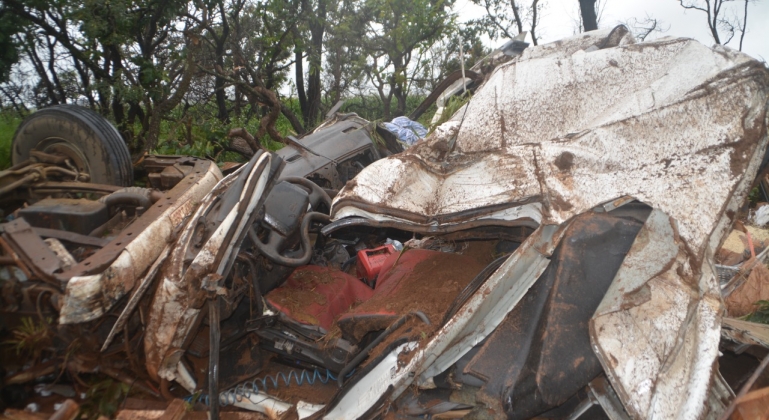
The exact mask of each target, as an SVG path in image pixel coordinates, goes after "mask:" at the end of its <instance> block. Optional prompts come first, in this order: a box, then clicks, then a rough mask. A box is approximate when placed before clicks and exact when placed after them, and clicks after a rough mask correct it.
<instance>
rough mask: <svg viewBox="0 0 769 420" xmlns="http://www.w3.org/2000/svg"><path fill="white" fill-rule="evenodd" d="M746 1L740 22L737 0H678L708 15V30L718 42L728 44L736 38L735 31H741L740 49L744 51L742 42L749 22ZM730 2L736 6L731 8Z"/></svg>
mask: <svg viewBox="0 0 769 420" xmlns="http://www.w3.org/2000/svg"><path fill="white" fill-rule="evenodd" d="M744 1H745V3H744V10H743V12H742V21H741V22H740V17H739V10H737V4H736V2H735V0H678V2H679V4H680V5H681V7H683V8H684V9H689V10H697V11H700V12H702V13H704V14H705V15H706V16H707V24H708V30H709V31H710V35H711V36H712V37H713V41H714V42H715V43H716V44H723V45H726V44H728V43H729V42H730V41H731V40H732V39H733V38H734V35H735V33H736V32H737V31H740V44H739V49H740V51H742V42H743V40H744V38H745V30H746V26H747V23H748V3H749V0H744ZM729 3H734V6H732V7H731V8H730V7H729Z"/></svg>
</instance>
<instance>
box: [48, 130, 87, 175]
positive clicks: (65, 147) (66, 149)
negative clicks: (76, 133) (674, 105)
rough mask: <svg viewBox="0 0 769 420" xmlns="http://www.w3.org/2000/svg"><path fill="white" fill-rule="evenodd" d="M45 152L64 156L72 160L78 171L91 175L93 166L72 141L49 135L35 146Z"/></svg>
mask: <svg viewBox="0 0 769 420" xmlns="http://www.w3.org/2000/svg"><path fill="white" fill-rule="evenodd" d="M35 150H39V151H41V152H43V153H48V154H52V155H59V156H64V157H66V158H67V159H69V160H71V161H72V164H73V165H75V167H76V168H77V170H78V172H80V173H85V174H87V175H88V176H89V178H90V176H91V167H90V166H89V165H88V160H87V159H86V158H85V155H83V152H82V151H81V150H80V149H79V148H78V147H77V146H75V145H73V144H72V143H70V142H68V141H67V140H65V139H62V138H59V137H48V138H46V139H45V140H43V141H41V142H40V144H38V146H37V147H36V148H35Z"/></svg>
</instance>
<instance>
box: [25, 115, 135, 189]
mask: <svg viewBox="0 0 769 420" xmlns="http://www.w3.org/2000/svg"><path fill="white" fill-rule="evenodd" d="M33 149H37V150H39V151H42V152H48V153H59V154H64V155H67V156H70V157H72V160H73V161H74V162H75V165H76V166H78V167H79V168H78V169H80V171H81V172H87V173H88V174H89V175H90V182H93V183H96V184H108V185H117V186H121V187H129V186H131V185H133V165H132V164H131V154H130V153H129V151H128V147H126V144H125V142H124V141H123V138H122V137H121V136H120V133H119V132H118V131H117V129H116V128H115V127H114V126H112V124H110V122H109V121H107V120H106V119H105V118H104V117H102V116H101V115H99V114H97V113H96V112H93V111H91V110H90V109H88V108H83V107H80V106H76V105H55V106H51V107H48V108H44V109H41V110H40V111H37V112H35V113H34V114H32V115H30V116H28V117H27V118H25V119H24V121H22V122H21V124H20V125H19V128H17V129H16V133H15V134H14V136H13V143H12V146H11V159H12V161H13V164H14V165H16V164H18V163H21V162H23V161H25V160H27V159H29V156H30V151H31V150H33Z"/></svg>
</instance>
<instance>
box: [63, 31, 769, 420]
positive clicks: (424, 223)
mask: <svg viewBox="0 0 769 420" xmlns="http://www.w3.org/2000/svg"><path fill="white" fill-rule="evenodd" d="M768 93H769V72H767V69H766V68H765V67H764V65H762V64H761V63H758V62H757V61H755V60H753V59H751V58H750V57H748V56H747V55H744V54H742V53H739V52H736V51H732V50H730V49H728V48H726V47H722V46H715V47H712V48H711V47H706V46H703V45H701V44H700V43H698V42H696V41H694V40H691V39H684V38H661V39H658V40H655V41H652V42H643V43H636V42H635V41H634V39H633V37H632V35H631V34H630V33H629V32H628V31H627V29H626V28H625V27H623V26H620V27H617V28H614V29H612V30H606V31H594V32H589V33H586V34H581V35H578V36H575V37H572V38H569V39H565V40H561V41H558V42H555V43H550V44H545V45H540V46H536V47H531V48H527V49H525V50H524V51H523V52H522V53H521V54H520V55H519V56H517V57H515V58H513V59H512V60H511V61H509V62H508V63H506V64H502V65H500V66H498V67H497V68H496V69H495V70H494V71H493V72H492V73H491V74H490V75H488V78H487V79H486V80H485V81H484V83H483V84H482V86H481V87H480V88H479V89H478V90H477V91H476V93H475V95H474V97H473V98H472V99H471V101H470V102H469V103H468V104H467V105H466V106H465V107H464V108H463V109H460V110H459V111H458V112H457V113H456V114H455V115H454V116H453V117H452V118H451V120H450V121H449V122H447V123H445V124H443V125H441V126H439V127H438V128H437V129H436V130H435V131H434V132H433V133H432V134H431V135H430V136H428V137H427V138H426V139H425V140H424V141H422V142H419V143H417V145H415V146H413V147H411V148H409V149H408V150H406V151H404V152H402V153H399V154H394V155H391V156H387V157H383V158H382V159H378V160H375V161H372V162H367V163H368V166H366V167H365V168H362V169H361V168H359V169H361V170H360V171H359V172H358V173H357V174H356V176H355V177H354V178H352V179H351V180H349V181H348V182H346V184H345V185H344V188H342V189H341V191H339V192H338V193H337V192H336V191H333V192H332V195H333V198H332V196H331V195H329V192H330V191H328V189H324V188H322V187H321V186H319V185H318V184H317V183H314V182H311V181H308V180H307V179H306V178H299V177H283V176H282V174H283V172H284V171H285V170H286V168H287V167H288V165H289V162H287V161H288V160H289V159H286V158H284V157H281V156H279V155H276V154H271V153H268V152H264V151H259V152H256V153H255V154H254V155H253V157H252V158H251V159H250V160H249V162H248V163H247V164H245V165H243V166H241V167H240V168H238V169H237V170H236V171H235V172H233V173H231V174H230V175H228V176H226V177H224V178H223V179H221V181H219V182H218V183H217V184H216V185H215V186H214V187H212V189H211V190H210V192H209V193H208V194H207V195H205V197H203V198H202V199H200V201H199V203H198V204H197V205H196V206H195V208H194V209H193V211H191V212H190V214H191V215H190V216H189V217H187V218H185V221H184V222H183V224H182V225H181V227H180V228H179V231H178V234H177V235H175V239H174V240H173V241H167V243H163V249H162V250H161V251H159V253H158V255H159V257H158V258H156V259H155V261H154V262H153V263H152V264H151V266H149V267H148V268H147V270H146V271H145V272H143V273H141V275H140V278H138V277H137V280H136V281H135V282H134V283H133V284H130V285H123V284H120V285H117V286H116V285H112V286H110V288H109V290H120V291H121V293H122V294H123V295H124V296H125V298H124V299H125V303H124V304H119V303H120V302H118V301H119V300H120V297H111V298H110V297H109V296H106V294H105V293H102V294H100V298H101V299H102V301H103V302H106V303H105V304H103V307H105V308H107V309H105V310H109V311H111V312H110V313H111V316H110V319H109V321H108V322H107V321H105V322H104V324H105V327H106V328H105V329H107V330H110V329H111V333H110V334H109V337H108V339H106V340H104V341H102V342H101V343H100V345H101V346H102V351H103V352H110V351H113V352H114V351H115V350H114V349H115V348H121V347H130V348H134V349H137V348H138V349H139V350H140V351H138V352H137V353H138V354H139V355H138V356H137V355H134V357H135V358H137V359H138V360H139V361H141V362H142V363H143V366H142V371H143V372H138V373H136V371H134V372H135V373H134V374H136V375H144V374H146V375H147V380H146V381H147V383H151V384H157V389H158V390H159V393H160V394H162V395H163V396H164V397H165V398H166V399H173V398H184V399H186V400H187V401H189V402H190V403H193V404H195V403H202V404H204V405H205V406H206V407H207V408H206V410H208V411H209V412H210V413H211V416H212V417H214V418H216V417H217V416H218V415H219V413H220V410H229V409H235V408H236V409H244V410H249V411H255V412H260V413H264V414H265V415H266V416H268V417H270V418H282V417H284V416H293V417H298V418H329V419H334V418H345V419H347V418H350V419H353V418H378V417H383V416H385V415H388V414H392V413H394V414H395V415H396V416H403V417H411V416H424V415H427V416H435V417H441V416H443V417H445V418H457V417H461V416H465V415H468V416H470V417H474V418H480V417H487V416H490V417H507V418H513V419H519V418H520V419H524V418H532V417H546V418H606V417H608V418H611V419H623V418H638V419H641V418H643V419H646V418H687V419H688V418H719V417H720V416H721V415H722V414H724V413H725V412H726V411H727V410H729V406H730V404H732V401H733V399H734V396H735V394H734V391H733V390H732V388H731V387H730V385H729V383H727V381H725V380H724V378H723V377H722V375H721V373H720V371H719V369H718V367H719V366H718V356H719V343H720V342H721V340H722V338H721V324H722V317H723V301H722V297H721V285H720V284H719V281H718V276H717V269H716V267H715V262H714V254H715V252H716V250H717V249H718V248H719V247H720V245H721V243H722V242H723V241H724V239H725V237H726V234H727V233H728V231H729V230H730V228H731V225H732V223H733V222H734V220H735V217H736V215H737V212H738V211H739V208H740V206H741V205H742V203H743V202H744V201H745V199H746V198H747V195H748V192H749V191H750V189H751V186H752V184H753V182H754V180H755V179H756V176H757V174H758V173H759V172H761V171H763V169H764V167H765V165H766V151H767V150H766V149H767V141H768V140H769V139H768V138H767V123H768V121H767V109H768V106H769V105H768V103H767V94H768ZM356 166H357V165H356ZM105 281H108V280H99V281H98V282H99V284H100V285H101V284H104V282H105ZM71 284H72V282H71V280H70V283H69V284H68V285H67V290H68V291H69V290H71V289H70V288H71V287H72V288H74V286H72V285H71ZM94 287H95V286H94ZM99 287H104V286H99ZM82 290H88V289H87V288H83V289H82ZM73 292H74V290H73ZM73 292H71V293H73ZM96 317H98V315H97V316H96ZM112 319H114V321H113V320H112ZM81 321H87V320H68V319H67V318H65V317H64V313H62V315H60V317H59V322H60V323H61V324H62V325H71V324H73V323H76V322H81ZM116 326H117V328H116ZM125 331H139V332H140V333H138V334H134V335H131V334H130V333H127V332H125ZM137 337H138V338H137ZM138 343H140V344H138ZM132 363H133V361H132ZM125 369H127V367H125ZM224 407H227V408H224ZM230 407H235V408H230Z"/></svg>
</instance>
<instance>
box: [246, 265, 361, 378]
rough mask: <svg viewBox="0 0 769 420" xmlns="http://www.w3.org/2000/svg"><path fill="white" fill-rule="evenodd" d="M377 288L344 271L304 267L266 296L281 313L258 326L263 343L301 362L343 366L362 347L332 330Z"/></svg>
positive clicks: (334, 366) (295, 271)
mask: <svg viewBox="0 0 769 420" xmlns="http://www.w3.org/2000/svg"><path fill="white" fill-rule="evenodd" d="M373 294H374V291H373V290H372V289H371V288H369V287H368V286H366V284H365V283H363V282H362V281H360V280H358V279H357V278H355V277H353V276H351V275H349V274H347V273H344V272H342V271H339V270H335V269H332V268H328V267H319V266H313V265H308V266H303V267H299V268H297V269H296V270H294V272H293V273H292V274H291V276H289V278H288V279H287V280H286V281H285V282H284V283H283V284H282V285H281V286H280V287H278V288H276V289H274V290H272V291H270V292H269V293H268V294H267V295H266V296H265V299H266V300H267V304H268V305H269V306H270V307H271V308H272V309H273V310H274V311H275V312H277V316H275V317H272V318H271V319H270V321H269V322H261V323H259V324H260V325H258V326H257V327H256V334H257V335H258V336H259V338H260V340H259V343H260V346H261V347H262V348H263V349H265V350H267V351H270V352H273V353H277V354H279V355H280V356H282V357H283V358H285V359H289V360H290V361H291V362H292V363H294V364H297V365H304V364H309V365H310V367H314V366H322V367H325V368H326V369H329V370H330V371H332V372H339V371H340V370H341V369H342V368H343V367H344V365H345V364H346V363H347V361H348V360H350V359H351V358H352V357H353V356H355V354H357V353H358V351H359V349H358V347H357V346H356V345H354V344H353V343H351V342H349V341H348V340H344V339H342V338H339V337H333V334H331V336H330V335H329V334H328V332H329V331H330V330H331V328H332V326H333V323H334V320H335V319H336V318H337V317H339V316H340V315H341V314H342V313H344V312H346V311H348V310H349V309H350V308H351V307H354V306H355V305H358V304H360V303H361V302H364V301H366V300H368V299H369V298H371V296H372V295H373Z"/></svg>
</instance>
